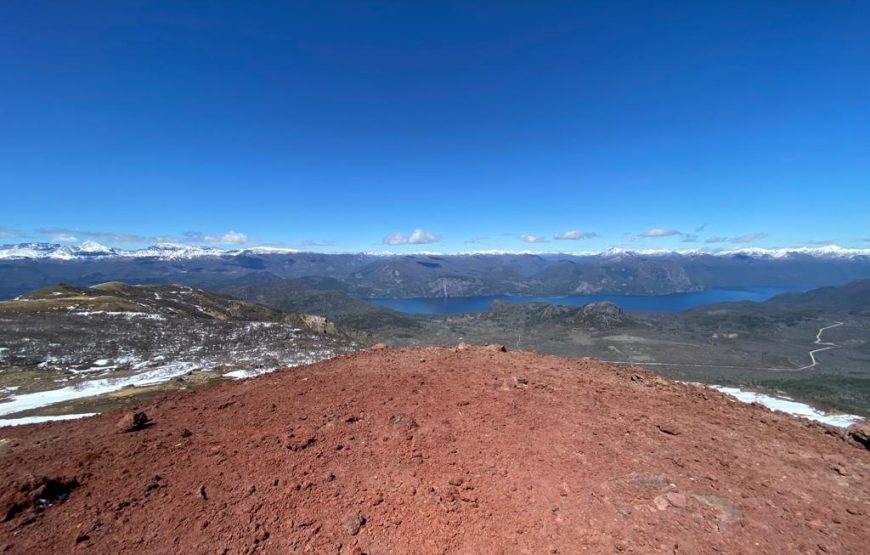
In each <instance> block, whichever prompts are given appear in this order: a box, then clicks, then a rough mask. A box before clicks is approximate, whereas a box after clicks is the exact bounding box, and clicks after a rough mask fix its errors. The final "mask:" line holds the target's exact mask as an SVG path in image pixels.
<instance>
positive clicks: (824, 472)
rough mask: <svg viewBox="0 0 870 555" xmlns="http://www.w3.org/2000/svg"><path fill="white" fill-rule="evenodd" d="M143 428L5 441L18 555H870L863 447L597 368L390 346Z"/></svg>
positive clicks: (690, 391)
mask: <svg viewBox="0 0 870 555" xmlns="http://www.w3.org/2000/svg"><path fill="white" fill-rule="evenodd" d="M139 410H140V411H141V412H144V413H146V414H147V418H148V421H147V422H146V421H145V420H144V419H143V417H142V416H139V417H138V418H134V417H133V416H132V415H130V414H127V415H122V414H121V413H105V414H102V415H99V416H96V417H93V418H88V419H84V420H80V421H73V422H56V423H51V424H42V425H33V426H21V427H17V428H3V429H0V438H2V439H0V484H3V486H2V488H3V489H2V491H0V517H3V518H4V520H5V522H3V523H2V524H0V551H2V550H4V549H5V552H9V553H36V552H42V553H66V552H75V551H78V550H81V551H82V552H90V553H113V554H114V553H255V552H256V553H288V552H312V553H373V554H374V553H508V552H509V553H548V552H549V553H584V552H585V553H710V552H713V553H776V554H780V553H866V548H867V545H870V530H868V527H867V519H868V514H870V481H868V478H870V451H867V450H866V449H864V448H863V447H862V446H861V445H860V444H858V443H857V442H855V441H853V440H851V439H849V438H848V437H847V436H846V435H845V434H842V433H838V432H835V431H834V430H831V429H828V428H824V427H822V426H820V425H816V424H810V423H808V422H805V421H800V420H797V419H794V418H792V417H789V416H786V415H783V414H775V413H772V412H769V411H767V410H766V409H764V408H762V407H759V406H753V405H743V404H740V403H739V402H737V401H734V400H733V399H730V398H729V397H726V396H725V395H723V394H720V393H717V392H715V391H711V390H709V389H704V388H700V387H696V386H691V385H685V384H678V383H674V382H671V381H669V380H667V379H664V378H660V377H657V376H656V375H654V374H652V373H649V372H647V371H644V370H640V369H636V368H630V367H615V366H609V365H606V364H602V363H599V362H596V361H593V360H588V359H585V360H584V359H580V360H577V359H573V360H571V359H563V358H557V357H550V356H543V355H539V354H533V353H520V352H517V353H505V352H500V351H498V350H495V349H486V348H482V347H480V348H463V349H454V348H417V349H373V350H369V351H365V352H361V353H356V354H350V355H344V356H341V357H339V358H335V359H332V360H329V361H325V362H321V363H318V364H314V365H310V366H302V367H298V368H294V369H291V370H285V371H279V372H276V373H273V374H268V375H264V376H262V377H259V378H256V379H251V380H245V381H242V382H236V383H225V384H221V385H218V386H215V387H212V388H208V389H204V390H200V391H195V392H190V393H186V394H175V395H172V396H169V397H165V398H161V399H159V400H154V401H150V402H148V403H147V404H143V405H142V406H141V407H139ZM122 416H124V418H122ZM119 420H120V422H119Z"/></svg>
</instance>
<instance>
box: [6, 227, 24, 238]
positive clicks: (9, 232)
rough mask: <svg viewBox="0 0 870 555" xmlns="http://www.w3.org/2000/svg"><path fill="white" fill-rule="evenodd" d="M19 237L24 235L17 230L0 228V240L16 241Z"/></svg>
mask: <svg viewBox="0 0 870 555" xmlns="http://www.w3.org/2000/svg"><path fill="white" fill-rule="evenodd" d="M21 237H25V234H24V233H22V232H21V231H19V230H17V229H9V228H8V227H0V239H18V238H21Z"/></svg>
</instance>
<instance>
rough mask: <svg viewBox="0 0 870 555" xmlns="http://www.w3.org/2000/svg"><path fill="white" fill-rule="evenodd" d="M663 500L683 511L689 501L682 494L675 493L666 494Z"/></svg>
mask: <svg viewBox="0 0 870 555" xmlns="http://www.w3.org/2000/svg"><path fill="white" fill-rule="evenodd" d="M665 499H667V500H668V503H670V504H671V505H672V506H674V507H676V508H678V509H685V508H686V505H688V504H689V499H688V498H687V497H686V496H685V495H684V494H682V493H679V492H676V491H672V492H670V493H666V494H665Z"/></svg>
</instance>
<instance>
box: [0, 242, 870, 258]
mask: <svg viewBox="0 0 870 555" xmlns="http://www.w3.org/2000/svg"><path fill="white" fill-rule="evenodd" d="M299 252H300V251H299V250H297V249H290V248H284V247H271V246H257V247H247V248H243V249H220V248H217V247H200V246H195V245H188V244H183V243H157V244H155V245H151V246H148V247H145V248H141V249H129V250H127V249H120V248H115V247H107V246H106V245H102V244H100V243H97V242H96V241H85V242H84V243H82V244H80V245H61V244H58V243H20V244H8V245H0V259H7V260H8V259H12V260H16V259H17V260H22V259H35V260H38V259H54V260H76V259H91V258H106V257H118V258H156V259H160V260H186V259H192V258H198V257H205V256H242V255H287V254H296V253H299ZM343 254H353V253H343ZM360 254H362V255H366V256H379V257H389V256H487V255H488V256H510V255H561V256H576V257H600V258H621V257H626V256H628V257H631V256H648V257H673V258H681V257H693V256H743V257H758V258H787V257H791V256H809V257H815V258H843V259H851V258H854V257H865V256H870V249H856V248H846V247H841V246H838V245H825V246H819V247H785V248H771V249H768V248H739V249H719V250H704V249H685V250H667V249H638V250H631V249H624V248H617V247H614V248H610V249H607V250H604V251H580V252H555V251H532V250H525V251H506V250H480V251H468V252H461V253H456V254H454V255H451V254H450V253H443V252H437V251H424V252H414V253H393V252H388V251H377V252H366V253H360Z"/></svg>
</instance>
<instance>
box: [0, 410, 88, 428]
mask: <svg viewBox="0 0 870 555" xmlns="http://www.w3.org/2000/svg"><path fill="white" fill-rule="evenodd" d="M98 414H100V413H98V412H83V413H79V414H55V415H52V416H22V417H21V418H0V426H23V425H24V424H42V423H43V422H57V421H60V420H78V419H79V418H87V417H89V416H96V415H98Z"/></svg>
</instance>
